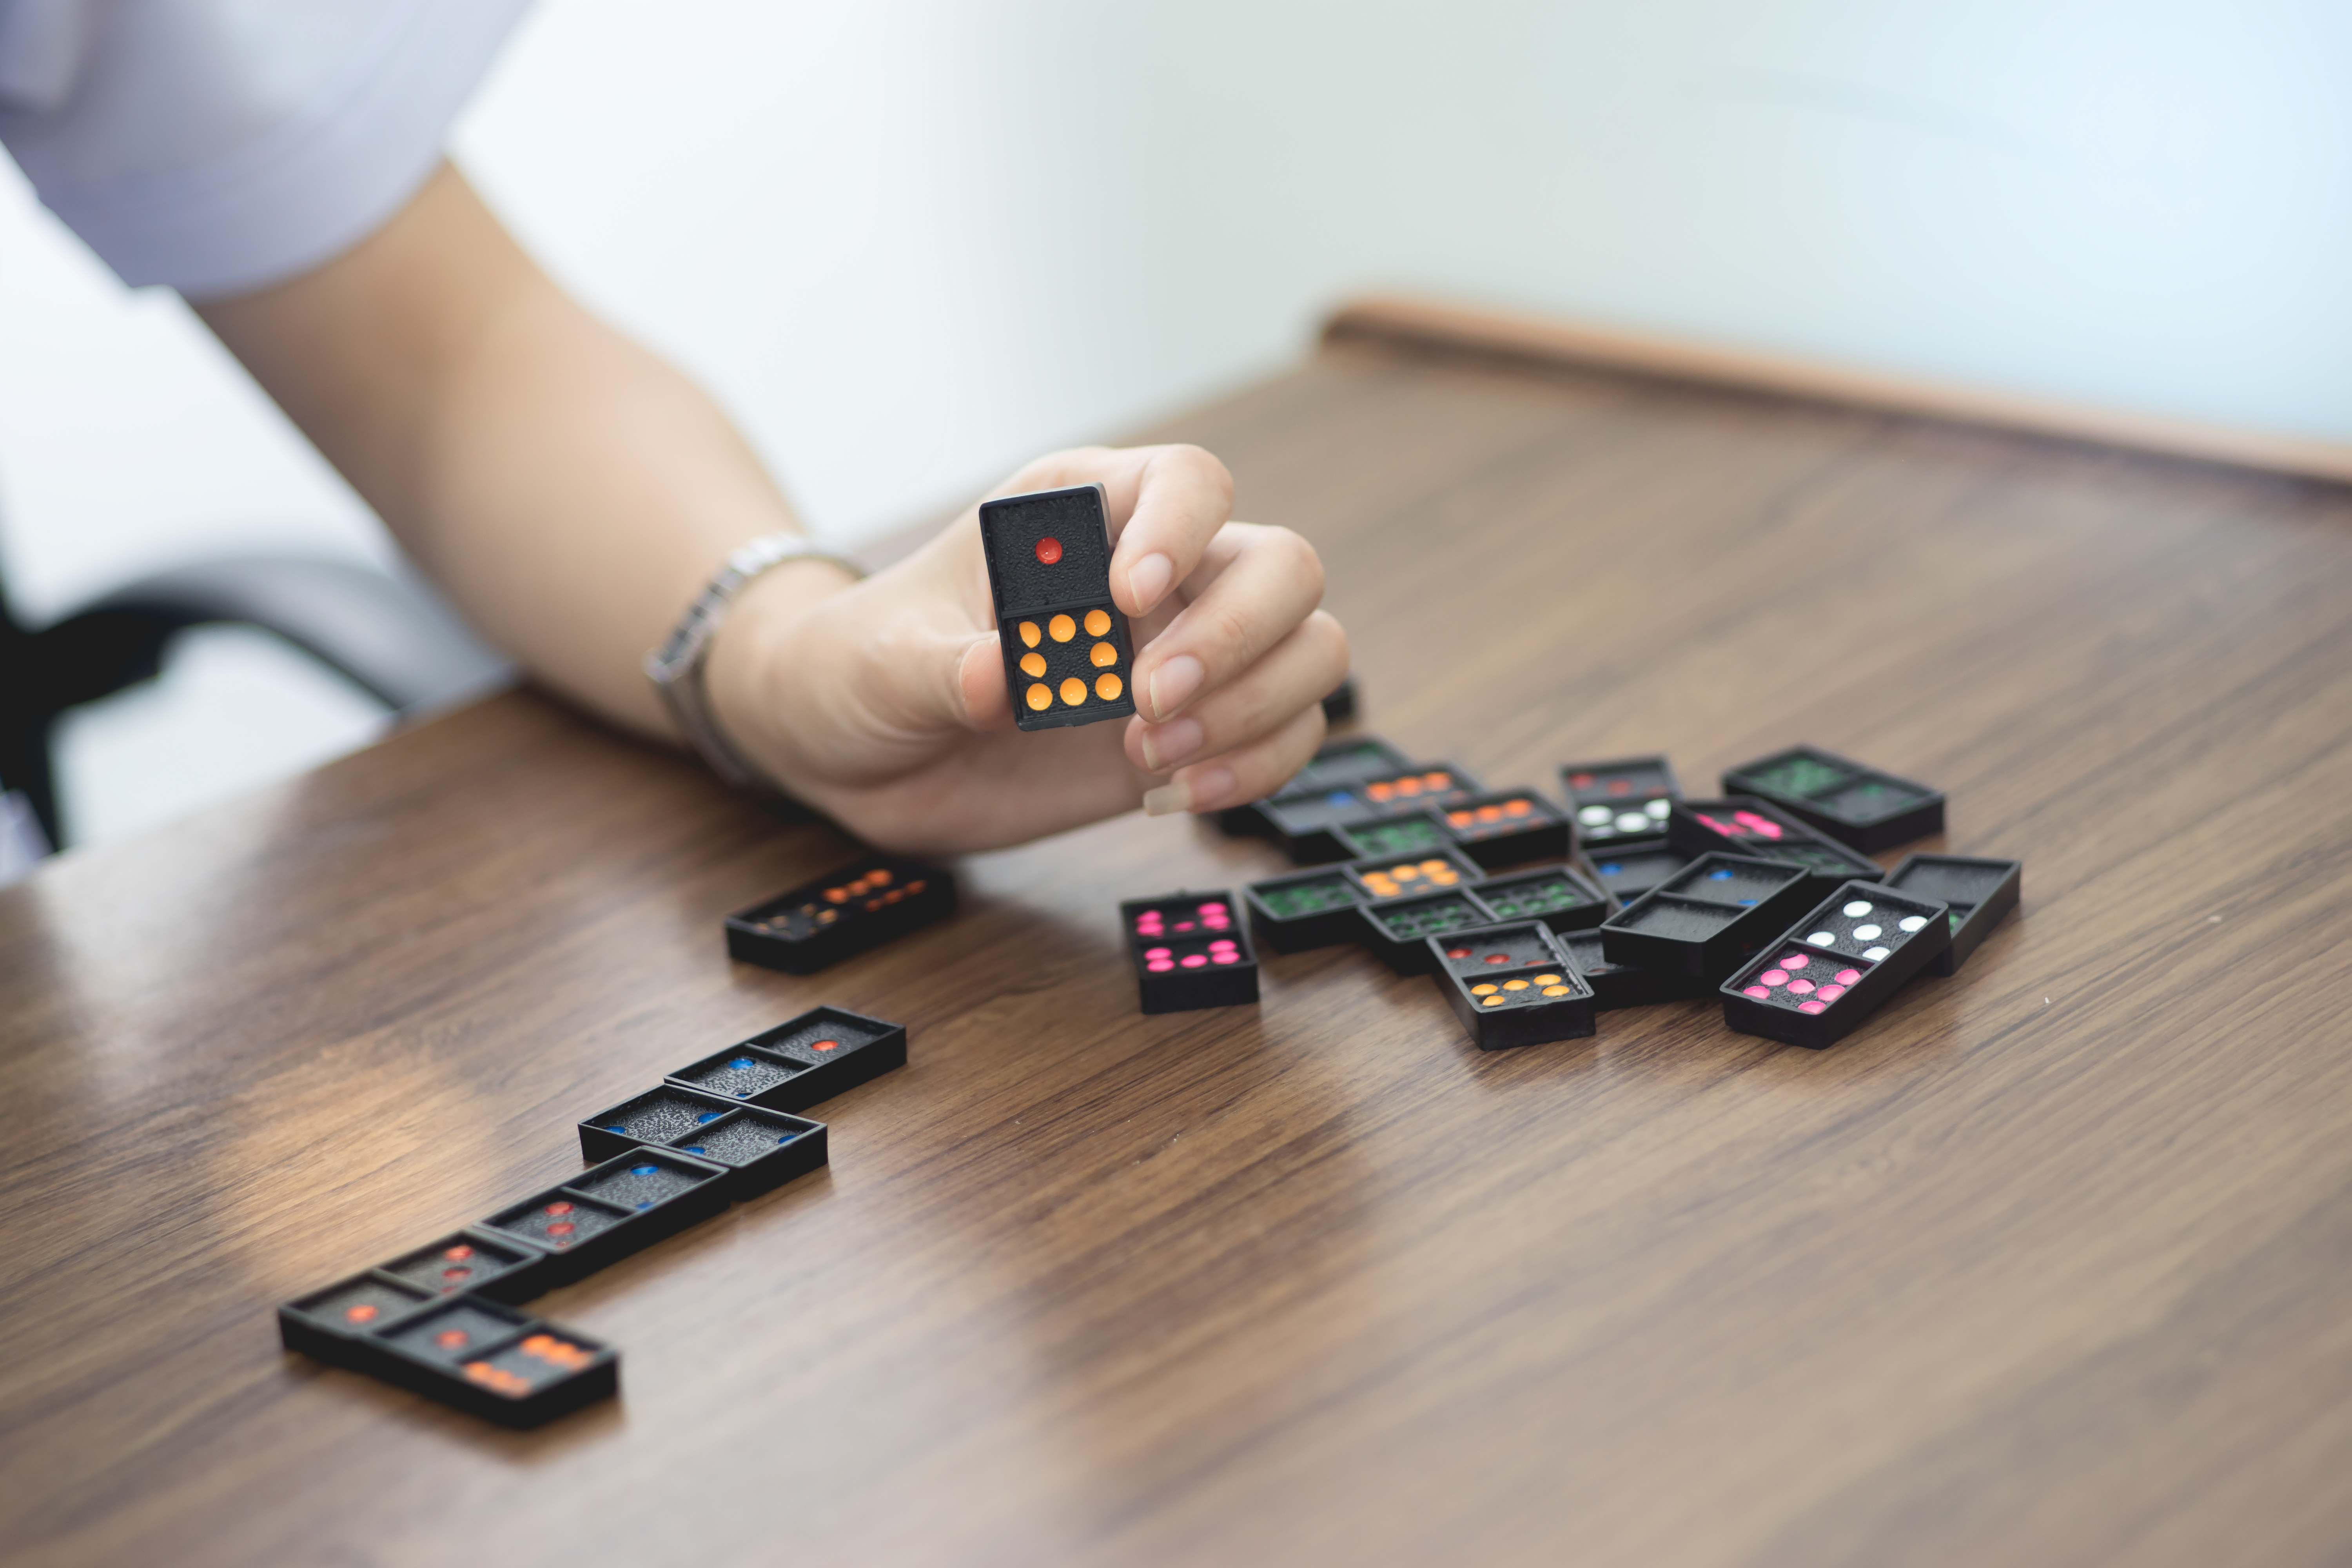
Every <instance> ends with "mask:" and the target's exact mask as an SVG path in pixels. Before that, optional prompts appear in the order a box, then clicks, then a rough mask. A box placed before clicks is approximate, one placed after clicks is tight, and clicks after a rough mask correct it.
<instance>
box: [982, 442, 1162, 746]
mask: <svg viewBox="0 0 2352 1568" xmlns="http://www.w3.org/2000/svg"><path fill="white" fill-rule="evenodd" d="M980 540H981V551H982V555H983V556H985V558H986V559H987V562H988V591H989V595H990V597H991V598H992V600H993V601H994V602H995V605H996V632H997V640H998V643H999V646H1000V647H1001V649H1002V651H1003V657H1004V685H1005V689H1006V690H1007V691H1008V692H1009V693H1010V694H1011V696H1012V699H1013V722H1014V723H1015V724H1017V725H1019V726H1020V727H1021V728H1022V729H1024V730H1055V729H1062V728H1066V727H1067V726H1069V725H1073V724H1092V723H1095V722H1097V721H1100V720H1104V719H1119V718H1124V717H1126V716H1127V715H1128V714H1129V713H1132V712H1134V711H1135V694H1134V693H1133V691H1131V690H1130V689H1129V683H1130V681H1131V680H1132V679H1133V675H1134V665H1135V647H1134V640H1133V637H1132V635H1131V634H1130V633H1129V629H1128V625H1127V617H1126V616H1122V615H1120V614H1119V613H1118V605H1114V604H1112V603H1111V597H1110V551H1111V545H1110V521H1109V514H1108V511H1106V510H1105V508H1104V498H1103V488H1102V487H1101V486H1100V485H1079V486H1076V487H1075V488H1073V489H1065V490H1039V491H1036V492H1034V494H1030V495H1019V496H1001V497H999V498H998V499H996V500H992V501H986V502H983V503H982V506H981V509H980Z"/></svg>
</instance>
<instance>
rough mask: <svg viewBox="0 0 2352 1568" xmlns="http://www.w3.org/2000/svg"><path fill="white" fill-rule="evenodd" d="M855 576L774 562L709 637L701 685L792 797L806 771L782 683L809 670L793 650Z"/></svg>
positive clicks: (833, 567) (760, 765)
mask: <svg viewBox="0 0 2352 1568" xmlns="http://www.w3.org/2000/svg"><path fill="white" fill-rule="evenodd" d="M856 581H857V578H856V574H854V573H852V572H850V571H848V570H847V569H845V567H843V566H841V565H840V564H838V563H835V562H832V561H827V560H824V559H822V558H820V557H810V558H807V559H804V560H799V561H787V562H784V563H782V564H781V565H777V566H772V567H770V568H769V569H768V570H767V571H765V572H762V573H761V574H760V575H759V576H758V577H756V578H754V579H752V580H751V582H750V583H748V584H744V586H743V589H742V591H741V592H740V593H739V594H737V595H736V596H735V599H734V601H733V603H731V604H730V605H729V606H728V609H727V616H726V618H725V619H724V620H723V621H721V622H720V623H719V629H718V631H717V632H716V633H715V634H714V635H713V637H712V638H711V642H710V648H709V657H708V658H707V659H706V660H705V662H704V665H703V683H704V689H705V690H706V691H707V692H708V693H709V700H710V709H711V714H712V716H713V718H714V719H715V720H716V721H717V723H718V726H719V731H720V733H722V734H723V735H724V736H725V737H726V738H727V740H728V742H729V743H730V745H732V746H733V747H734V749H735V750H736V752H738V753H739V754H740V756H741V757H742V758H743V760H744V761H746V762H748V763H751V765H752V766H754V767H755V768H757V769H758V770H759V771H760V772H761V773H763V774H764V775H766V777H767V778H768V779H769V780H771V781H772V782H773V783H774V784H776V785H777V786H778V787H780V788H781V789H782V790H783V791H784V792H785V793H786V794H788V795H789V794H795V793H797V792H798V786H799V785H801V784H802V783H803V780H804V778H805V769H804V768H803V766H802V765H801V763H802V759H801V757H800V756H799V754H798V748H797V747H796V746H795V745H794V740H795V737H794V735H793V732H792V728H791V726H790V725H789V724H787V723H786V721H785V718H784V715H785V712H786V709H787V707H788V703H787V701H786V699H787V698H788V697H789V696H790V693H789V692H787V691H786V690H783V689H781V685H780V683H782V682H785V681H790V680H792V679H795V677H796V676H803V677H804V676H805V675H806V673H807V672H806V671H805V670H804V669H802V668H801V664H802V661H801V660H799V659H797V658H794V657H793V655H792V654H791V653H790V652H789V648H790V647H791V645H792V643H793V640H794V638H795V636H796V634H797V633H798V632H799V631H800V630H801V629H802V627H803V626H804V625H805V623H806V622H807V620H808V618H809V616H810V615H811V613H812V612H814V610H815V609H816V607H817V606H818V605H821V604H823V603H824V601H825V600H827V599H830V598H832V597H834V596H835V595H838V594H841V593H843V592H845V591H846V590H847V589H848V588H850V587H851V586H852V585H854V584H856Z"/></svg>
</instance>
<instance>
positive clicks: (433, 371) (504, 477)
mask: <svg viewBox="0 0 2352 1568" xmlns="http://www.w3.org/2000/svg"><path fill="white" fill-rule="evenodd" d="M201 313H202V314H203V315H204V317H205V321H207V322H208V323H209V324H210V325H211V326H212V328H213V330H214V331H215V332H216V333H218V334H219V335H220V337H221V338H222V340H223V341H224V342H226V343H227V344H228V346H229V347H230V349H231V350H233V351H234V352H235V353H236V354H237V355H238V357H239V358H240V359H242V360H243V361H244V362H245V363H246V364H247V366H248V367H249V368H250V369H252V371H253V372H254V374H255V375H256V376H257V378H258V379H259V380H260V381H261V383H262V385H263V386H264V387H265V388H266V389H267V390H268V392H269V393H270V395H272V396H273V397H275V398H277V400H278V403H279V404H280V405H281V406H283V407H285V408H286V410H287V411H288V413H289V415H291V416H293V417H294V419H295V421H296V423H298V424H299V425H300V426H302V428H303V430H304V432H305V433H306V434H307V435H309V436H310V438H311V439H312V440H313V441H314V442H315V443H317V445H318V446H319V447H320V450H321V451H322V452H324V453H325V454H326V456H327V458H329V460H330V461H331V462H333V463H334V465H335V466H336V467H337V468H339V469H340V470H341V472H342V473H343V474H344V475H345V476H346V477H347V478H348V479H350V480H351V481H352V484H353V486H354V487H355V488H356V489H358V490H359V491H360V493H361V495H362V496H363V497H364V498H365V499H366V500H367V501H368V503H369V504H370V505H371V506H373V508H374V509H375V510H376V511H377V513H378V514H379V515H380V516H381V517H383V520H384V521H385V523H386V524H387V525H388V526H390V528H391V529H392V531H393V532H394V534H395V535H396V536H397V537H398V538H399V540H400V542H401V543H402V545H403V546H404V548H405V549H406V550H407V551H408V552H409V553H410V554H411V555H412V556H414V557H415V559H416V560H417V562H418V563H420V564H421V565H423V566H424V568H425V570H426V572H428V573H429V574H431V575H432V576H433V577H434V578H435V579H436V581H437V582H438V583H440V584H441V585H442V586H443V587H444V588H445V589H446V590H447V591H448V593H449V594H450V595H451V596H452V597H453V598H455V599H456V600H457V603H458V605H459V606H460V607H461V608H462V609H463V610H464V611H465V612H466V614H467V616H469V617H470V618H471V619H472V620H473V621H474V622H475V624H476V625H477V626H480V627H481V628H482V630H483V631H484V632H485V633H486V634H487V635H488V636H489V637H491V638H492V639H493V640H494V641H496V642H498V643H499V645H500V646H501V647H505V648H506V649H507V650H508V651H509V652H510V653H512V654H513V655H514V656H515V657H516V658H519V659H520V660H521V661H522V663H523V664H524V665H525V666H526V667H527V668H529V669H530V671H531V672H532V674H533V675H534V676H536V677H537V678H538V679H541V680H543V681H545V682H546V683H547V684H548V685H550V686H551V687H553V688H555V689H558V690H560V691H562V692H563V693H564V694H566V695H567V696H569V697H571V698H572V699H573V700H576V701H579V702H581V703H583V704H584V705H586V706H588V707H590V708H592V709H593V710H596V711H598V712H600V713H602V714H604V715H605V716H607V717H609V718H611V719H613V720H614V721H619V722H622V723H625V724H627V725H629V726H631V727H633V728H635V729H639V730H643V731H652V732H659V733H667V732H668V725H667V720H666V718H665V716H664V715H663V714H662V712H661V710H660V706H659V703H658V702H657V701H656V699H655V697H654V694H653V692H652V690H651V689H650V688H649V687H648V685H647V684H646V679H645V677H644V675H643V673H642V671H641V670H640V668H639V660H640V659H641V658H643V656H644V654H645V651H646V649H647V648H649V647H653V646H655V645H656V643H658V642H659V641H660V640H661V638H662V637H663V636H664V635H665V634H666V633H667V630H668V628H669V626H671V624H672V623H673V622H675V621H676V619H677V616H678V615H679V614H680V612H681V611H683V610H684V608H685V607H686V605H688V603H689V602H690V601H691V600H692V599H693V597H694V595H695V594H696V593H697V592H698V590H699V588H700V587H701V585H702V584H703V583H704V582H706V581H707V580H708V579H709V575H710V574H711V573H712V572H713V571H715V570H716V569H717V567H718V566H719V563H720V561H721V560H723V559H724V557H725V556H726V554H727V552H729V551H730V550H732V549H733V548H734V547H735V546H737V545H738V544H740V543H742V542H744V541H745V540H747V539H750V538H752V537H754V536H756V535H758V534H761V533H766V532H772V531H776V530H778V529H789V528H792V527H793V521H792V517H791V514H790V510H789V509H788V508H787V507H786V505H785V503H784V500H783V498H782V496H781V495H780V494H779V493H778V492H777V490H776V489H775V487H774V485H773V484H772V482H771V481H770V480H769V479H768V477H767V475H766V474H765V473H764V472H763V471H762V469H761V466H760V464H759V462H758V460H757V458H755V457H754V456H753V455H752V453H751V450H750V449H749V447H746V446H745V445H744V443H743V441H742V440H741V438H740V437H739V436H738V435H737V434H736V433H735V431H734V430H733V428H732V427H731V426H730V425H729V424H728V422H727V420H726V418H725V416H723V415H721V414H720V413H719V410H718V408H717V407H716V406H715V405H713V404H712V403H711V402H710V400H709V398H708V397H707V396H705V395H703V394H702V393H701V391H700V390H699V389H698V388H697V387H695V386H694V385H693V384H691V383H689V382H688V381H687V380H686V379H685V378H684V377H683V376H681V375H679V374H677V372H676V371H674V370H672V369H671V368H670V367H669V366H667V365H666V364H664V363H662V362H661V361H660V360H658V359H656V357H655V356H653V355H652V354H650V353H646V351H645V350H643V349H642V348H639V347H638V346H637V345H636V344H635V343H633V342H629V341H628V340H627V339H625V338H624V337H622V336H621V335H620V334H619V333H617V332H614V331H612V330H611V329H610V328H608V327H606V326H604V324H603V323H602V322H600V321H596V320H595V318H593V316H591V315H589V314H588V313H587V312H586V311H585V310H582V309H581V308H580V307H579V306H578V305H577V304H575V303H573V302H572V300H571V299H570V298H569V297H568V296H566V295H565V294H563V293H562V290H560V289H557V288H556V287H555V286H554V285H553V284H552V283H551V282H550V281H549V280H548V279H547V278H546V277H545V276H544V275H543V274H542V273H541V272H540V270H539V269H538V268H537V267H536V266H534V265H533V264H532V263H531V261H530V258H528V257H526V256H525V255H523V253H522V252H521V251H520V248H519V247H516V246H515V245H514V244H513V242H512V241H511V240H510V239H509V237H507V235H506V233H505V231H504V230H503V229H502V228H500V227H499V225H498V224H497V222H496V220H495V219H494V218H493V217H492V216H490V214H489V213H488V211H487V209H485V208H483V207H482V206H481V205H480V203H479V202H478V199H477V198H476V197H475V196H474V195H473V193H472V192H471V191H470V190H469V189H467V186H466V185H465V184H464V182H463V181H462V179H460V178H459V177H458V176H457V174H456V173H455V172H454V171H451V170H447V169H445V170H444V171H443V172H442V174H440V175H438V176H436V179H435V181H434V182H433V184H431V185H429V186H428V187H427V188H426V189H425V191H424V192H423V193H421V194H420V195H418V197H417V198H416V200H415V202H413V203H412V204H411V205H410V206H409V208H408V209H406V210H405V211H404V212H403V213H402V214H401V215H400V216H398V217H396V218H395V219H394V220H393V222H392V223H391V224H390V225H388V226H386V227H385V228H384V229H383V231H382V232H380V233H379V234H378V235H376V236H375V237H373V238H372V239H370V240H368V241H367V242H366V243H365V244H363V245H362V246H361V247H358V248H357V249H355V250H353V251H352V252H351V253H349V254H347V255H345V256H343V257H340V258H336V259H335V260H334V261H331V262H330V263H328V264H327V265H326V266H324V267H322V268H319V269H318V270H317V271H315V272H312V273H310V274H308V275H306V276H304V277H302V278H299V279H294V280H292V281H291V282H289V283H286V284H282V285H279V286H278V288H276V289H269V290H267V291H265V292H263V293H261V294H257V295H254V296H251V297H248V298H247V299H243V300H231V301H224V302H220V303H216V304H213V305H208V306H205V307H201ZM782 575H783V576H784V578H785V579H786V581H783V582H780V583H778V584H774V585H772V586H770V587H769V588H768V589H767V596H774V595H779V594H783V595H797V594H799V593H803V592H805V593H807V594H809V595H822V594H824V593H825V592H829V591H831V589H832V588H833V587H835V586H836V585H837V584H838V582H839V576H838V574H836V573H835V572H834V571H833V570H832V569H831V568H828V567H825V566H824V565H822V564H819V563H810V564H807V565H803V566H799V567H794V568H791V569H788V570H787V571H786V572H785V573H784V574H782Z"/></svg>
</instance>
